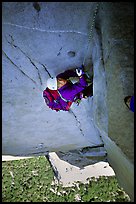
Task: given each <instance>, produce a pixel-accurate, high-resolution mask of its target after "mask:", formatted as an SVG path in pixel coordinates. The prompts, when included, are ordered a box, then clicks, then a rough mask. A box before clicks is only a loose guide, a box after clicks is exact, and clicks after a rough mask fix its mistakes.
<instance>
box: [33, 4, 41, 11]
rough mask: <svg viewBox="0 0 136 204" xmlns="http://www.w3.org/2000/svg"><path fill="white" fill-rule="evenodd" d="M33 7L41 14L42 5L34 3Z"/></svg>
mask: <svg viewBox="0 0 136 204" xmlns="http://www.w3.org/2000/svg"><path fill="white" fill-rule="evenodd" d="M33 7H34V8H35V10H36V11H37V12H38V13H39V11H40V10H41V7H40V5H39V4H38V2H34V3H33Z"/></svg>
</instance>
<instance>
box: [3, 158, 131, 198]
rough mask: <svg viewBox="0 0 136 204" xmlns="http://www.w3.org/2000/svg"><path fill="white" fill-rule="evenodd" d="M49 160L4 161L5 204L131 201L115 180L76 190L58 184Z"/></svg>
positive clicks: (84, 186) (103, 180) (102, 181)
mask: <svg viewBox="0 0 136 204" xmlns="http://www.w3.org/2000/svg"><path fill="white" fill-rule="evenodd" d="M53 181H54V173H53V170H52V168H51V167H50V164H49V162H48V160H47V159H46V157H44V156H40V157H35V158H30V159H22V160H16V161H6V162H2V202H72V201H73V202H106V201H109V202H129V201H130V199H129V197H128V195H127V194H125V192H124V191H123V189H122V188H120V186H119V185H118V182H117V180H116V178H115V177H100V178H99V179H97V180H96V179H95V178H94V179H93V180H92V181H90V180H88V184H82V183H76V184H75V186H73V187H62V186H61V185H58V184H55V182H53Z"/></svg>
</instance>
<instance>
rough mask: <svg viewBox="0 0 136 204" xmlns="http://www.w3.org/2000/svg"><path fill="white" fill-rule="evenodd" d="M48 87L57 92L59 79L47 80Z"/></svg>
mask: <svg viewBox="0 0 136 204" xmlns="http://www.w3.org/2000/svg"><path fill="white" fill-rule="evenodd" d="M47 87H48V88H49V89H51V90H57V78H56V77H54V78H53V77H51V78H49V79H48V80H47Z"/></svg>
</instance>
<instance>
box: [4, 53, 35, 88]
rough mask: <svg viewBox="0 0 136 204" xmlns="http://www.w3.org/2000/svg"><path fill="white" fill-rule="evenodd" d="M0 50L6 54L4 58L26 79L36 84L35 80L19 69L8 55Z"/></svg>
mask: <svg viewBox="0 0 136 204" xmlns="http://www.w3.org/2000/svg"><path fill="white" fill-rule="evenodd" d="M2 52H3V53H4V55H5V56H6V58H7V59H8V60H9V61H10V62H11V63H12V64H13V65H14V66H15V67H16V68H17V69H18V70H19V71H20V72H21V73H22V74H23V75H24V76H25V77H27V78H28V79H30V80H31V81H32V82H33V83H34V84H36V82H35V81H34V80H33V79H31V78H30V77H29V76H28V75H27V74H26V73H25V72H24V71H23V70H22V69H20V68H19V67H18V66H17V65H16V64H15V63H14V62H13V61H12V60H11V59H10V58H9V57H8V55H7V54H6V53H5V52H4V51H3V50H2Z"/></svg>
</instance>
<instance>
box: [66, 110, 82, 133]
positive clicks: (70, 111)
mask: <svg viewBox="0 0 136 204" xmlns="http://www.w3.org/2000/svg"><path fill="white" fill-rule="evenodd" d="M69 113H72V115H73V116H74V118H75V119H76V121H77V123H78V124H79V125H80V127H81V122H80V121H79V120H78V119H77V116H76V115H75V113H74V112H73V111H72V110H71V109H70V110H69ZM79 130H80V132H81V134H82V135H83V136H84V133H83V130H82V129H81V128H79Z"/></svg>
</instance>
